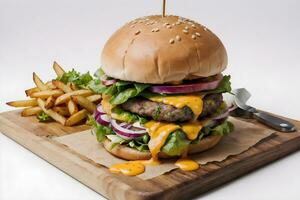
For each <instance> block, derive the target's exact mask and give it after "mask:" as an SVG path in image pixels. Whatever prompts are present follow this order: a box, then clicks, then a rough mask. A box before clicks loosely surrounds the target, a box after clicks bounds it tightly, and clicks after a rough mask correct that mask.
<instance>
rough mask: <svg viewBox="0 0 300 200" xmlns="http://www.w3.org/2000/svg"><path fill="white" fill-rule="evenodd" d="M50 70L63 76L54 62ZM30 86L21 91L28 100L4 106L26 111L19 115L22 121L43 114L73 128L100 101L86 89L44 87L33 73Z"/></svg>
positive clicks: (54, 83) (69, 85)
mask: <svg viewBox="0 0 300 200" xmlns="http://www.w3.org/2000/svg"><path fill="white" fill-rule="evenodd" d="M53 69H54V71H55V73H56V75H57V76H58V77H61V76H62V75H63V74H64V73H65V71H64V70H63V69H62V67H61V66H60V65H59V64H58V63H57V62H54V64H53ZM33 82H34V83H35V85H36V87H34V88H30V89H28V90H25V93H26V96H28V97H30V99H28V100H21V101H12V102H8V103H7V105H10V106H13V107H26V108H25V109H24V110H23V111H22V112H21V115H22V116H23V117H27V116H34V115H38V114H39V113H40V112H42V111H43V112H45V113H46V114H47V115H48V116H50V117H51V118H52V119H53V120H55V121H57V122H59V123H60V124H62V125H64V126H73V125H77V124H79V123H83V122H84V120H86V119H87V117H88V114H90V113H93V112H94V110H95V109H96V105H97V104H98V103H99V102H100V100H101V95H99V94H94V93H93V92H92V91H91V90H88V89H78V88H77V87H76V85H75V84H73V83H67V84H65V83H63V82H61V81H58V80H52V81H49V82H47V83H44V82H43V81H42V80H41V79H40V78H39V77H38V75H37V74H36V73H33Z"/></svg>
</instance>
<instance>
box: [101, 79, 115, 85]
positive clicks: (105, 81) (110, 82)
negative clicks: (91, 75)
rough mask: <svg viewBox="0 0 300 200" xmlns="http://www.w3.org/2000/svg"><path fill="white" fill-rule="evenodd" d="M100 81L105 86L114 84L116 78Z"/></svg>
mask: <svg viewBox="0 0 300 200" xmlns="http://www.w3.org/2000/svg"><path fill="white" fill-rule="evenodd" d="M101 82H102V84H103V85H105V86H110V85H113V84H115V83H116V82H117V80H116V79H110V80H102V81H101Z"/></svg>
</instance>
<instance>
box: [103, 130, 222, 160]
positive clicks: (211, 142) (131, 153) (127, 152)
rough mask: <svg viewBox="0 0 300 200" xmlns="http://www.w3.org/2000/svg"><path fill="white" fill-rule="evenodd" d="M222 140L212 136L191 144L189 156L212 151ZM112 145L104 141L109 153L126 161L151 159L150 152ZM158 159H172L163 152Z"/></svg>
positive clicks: (107, 140) (108, 141) (106, 140)
mask: <svg viewBox="0 0 300 200" xmlns="http://www.w3.org/2000/svg"><path fill="white" fill-rule="evenodd" d="M221 138H222V136H219V135H211V136H208V137H205V138H203V139H202V140H201V141H200V142H199V143H198V144H190V145H189V149H188V154H195V153H200V152H203V151H206V150H208V149H211V148H213V147H214V146H216V145H217V144H218V143H219V142H220V140H221ZM111 145H112V144H111V141H110V140H109V139H105V140H104V141H103V146H104V148H105V149H106V150H107V151H108V152H110V153H111V154H113V155H114V156H117V157H119V158H122V159H125V160H148V159H150V158H151V153H150V152H141V151H138V150H135V149H133V148H130V147H127V146H125V145H116V146H115V147H114V148H111ZM158 157H159V158H170V156H167V155H165V154H164V153H162V152H160V153H159V154H158Z"/></svg>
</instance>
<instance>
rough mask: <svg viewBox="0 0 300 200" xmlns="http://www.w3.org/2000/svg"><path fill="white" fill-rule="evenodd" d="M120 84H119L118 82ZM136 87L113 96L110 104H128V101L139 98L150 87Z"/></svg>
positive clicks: (137, 85)
mask: <svg viewBox="0 0 300 200" xmlns="http://www.w3.org/2000/svg"><path fill="white" fill-rule="evenodd" d="M117 83H118V82H117ZM117 83H116V84H117ZM133 85H134V87H132V88H127V89H125V90H123V91H121V92H119V93H117V94H115V95H113V96H112V98H111V100H110V103H111V104H113V105H119V104H122V103H124V102H126V101H127V100H128V99H130V98H133V97H136V96H138V95H139V94H140V93H141V92H142V91H143V90H145V89H146V88H147V87H149V86H150V85H147V84H138V83H135V84H133Z"/></svg>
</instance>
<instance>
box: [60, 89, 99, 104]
mask: <svg viewBox="0 0 300 200" xmlns="http://www.w3.org/2000/svg"><path fill="white" fill-rule="evenodd" d="M92 94H93V92H92V91H90V90H76V91H72V92H68V93H66V94H63V95H61V96H59V97H58V98H57V99H56V100H55V105H56V106H57V105H60V104H63V103H66V102H68V101H69V100H70V99H71V96H76V95H80V96H84V97H86V96H90V95H92Z"/></svg>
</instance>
